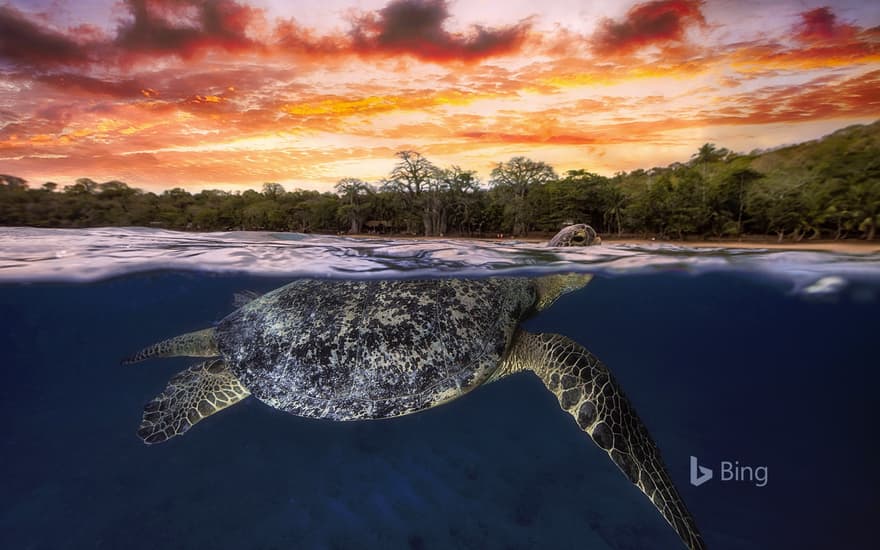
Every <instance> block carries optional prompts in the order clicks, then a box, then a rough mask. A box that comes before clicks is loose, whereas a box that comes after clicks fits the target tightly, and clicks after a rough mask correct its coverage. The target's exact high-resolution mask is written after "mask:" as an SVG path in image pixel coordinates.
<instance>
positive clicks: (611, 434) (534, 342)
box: [495, 331, 706, 550]
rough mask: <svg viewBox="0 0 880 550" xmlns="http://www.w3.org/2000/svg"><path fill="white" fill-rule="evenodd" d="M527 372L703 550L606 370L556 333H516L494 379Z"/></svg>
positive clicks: (685, 538)
mask: <svg viewBox="0 0 880 550" xmlns="http://www.w3.org/2000/svg"><path fill="white" fill-rule="evenodd" d="M521 370H531V371H534V372H535V374H537V375H538V377H539V378H541V380H542V381H543V382H544V384H545V385H546V386H547V388H548V389H549V390H550V391H552V392H553V393H554V394H555V395H556V398H557V399H558V400H559V405H560V406H561V407H562V408H563V409H564V410H565V411H566V412H568V413H569V414H571V415H572V416H573V417H574V419H575V421H576V422H577V424H578V426H579V427H580V428H581V429H582V430H584V431H585V432H586V433H587V434H588V435H589V436H590V438H591V439H592V440H593V441H594V442H595V443H596V445H598V446H599V447H600V448H602V449H603V450H604V451H605V452H607V453H608V455H609V457H611V460H613V461H614V463H615V464H616V465H617V467H618V468H620V469H621V471H623V473H624V474H625V475H626V477H627V478H628V479H629V480H630V481H631V482H633V483H634V484H635V485H636V487H638V488H639V489H640V490H641V491H642V492H643V493H644V494H645V495H647V497H648V498H649V499H651V502H652V503H653V504H654V506H655V507H656V508H657V510H658V511H659V512H660V514H662V515H663V517H664V519H666V521H668V522H669V524H670V525H671V526H672V528H673V529H675V532H676V533H678V536H679V537H681V540H682V542H684V544H685V545H686V546H687V547H688V548H689V549H690V550H705V548H706V545H705V543H704V542H703V537H702V536H701V535H700V532H699V531H698V530H697V526H696V523H695V522H694V518H693V517H692V516H691V514H690V512H688V510H687V508H686V507H685V505H684V501H683V500H682V498H681V495H679V494H678V491H677V490H676V488H675V486H674V485H673V484H672V479H671V478H670V477H669V472H667V470H666V466H665V465H664V464H663V459H662V458H661V457H660V450H659V449H658V448H657V445H656V444H655V443H654V440H653V439H652V438H651V435H650V434H649V433H648V429H647V428H646V427H645V425H644V424H642V421H641V420H640V419H639V417H638V415H637V414H636V412H635V409H634V408H633V406H632V404H630V402H629V400H628V399H627V398H626V396H625V395H624V393H623V391H622V390H621V389H620V386H619V385H618V384H617V381H616V380H614V377H613V376H612V375H611V372H610V371H609V370H608V367H606V366H605V365H604V364H603V363H602V362H601V361H599V359H597V358H596V356H594V355H593V354H591V353H590V352H589V351H587V349H585V348H584V347H583V346H581V345H580V344H578V343H577V342H575V341H574V340H571V339H569V338H566V337H565V336H561V335H559V334H530V333H528V332H525V331H520V332H519V333H518V335H517V337H516V340H515V341H514V343H513V347H512V348H511V350H510V352H509V354H508V356H507V358H506V359H505V361H504V363H503V364H502V365H501V368H499V371H501V372H500V373H499V374H498V375H496V376H495V378H500V377H502V376H504V375H506V374H510V373H513V372H517V371H521Z"/></svg>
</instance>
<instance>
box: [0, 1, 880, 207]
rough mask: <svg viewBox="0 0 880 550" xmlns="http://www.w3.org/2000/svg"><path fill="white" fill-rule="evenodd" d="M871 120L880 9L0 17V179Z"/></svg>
mask: <svg viewBox="0 0 880 550" xmlns="http://www.w3.org/2000/svg"><path fill="white" fill-rule="evenodd" d="M877 118H880V2H876V1H875V2H866V1H864V0H845V1H839V2H831V3H829V2H828V0H825V1H819V2H813V1H810V0H800V1H779V0H776V1H757V0H740V1H735V2H734V1H728V0H707V1H705V2H703V1H698V0H656V1H651V2H627V1H598V0H594V1H588V0H584V1H573V0H541V1H539V2H536V1H534V0H506V1H497V2H489V1H485V2H482V1H481V2H476V1H464V0H458V1H453V0H391V1H388V0H378V1H367V0H364V1H360V2H356V1H352V0H304V1H286V0H217V1H210V0H126V1H120V0H79V1H77V0H15V1H13V2H3V0H0V173H5V174H12V175H17V176H21V177H24V178H25V179H27V180H29V182H30V183H31V185H36V186H38V185H40V184H42V183H43V182H44V181H49V180H51V181H55V182H58V183H59V184H62V185H66V184H70V183H72V182H73V180H75V179H76V178H78V177H83V176H86V177H91V178H93V179H95V180H97V181H106V180H111V179H119V180H123V181H125V182H127V183H129V184H130V185H133V186H136V187H141V188H143V189H148V190H152V191H161V190H163V189H168V188H171V187H178V186H179V187H184V188H186V189H189V190H193V191H195V190H199V189H204V188H216V189H226V190H235V189H245V188H260V187H261V186H262V183H263V182H267V181H274V182H279V183H282V184H284V186H285V187H286V188H287V189H289V190H292V189H294V188H303V189H320V190H329V189H331V188H332V185H333V184H334V183H335V182H336V181H337V180H339V179H340V178H343V177H359V178H362V179H365V180H367V181H370V182H372V183H377V182H378V181H379V180H380V179H381V178H382V177H383V176H387V174H388V172H389V170H390V169H391V167H392V166H393V164H394V162H395V158H394V153H395V151H399V150H402V149H415V150H418V151H420V152H421V153H422V154H424V155H425V156H426V157H428V159H430V160H431V161H433V162H434V163H436V164H438V165H440V166H449V165H452V164H457V165H460V166H462V167H463V168H466V169H474V170H476V171H477V172H478V173H479V174H480V176H481V177H482V178H484V179H485V178H487V177H488V174H489V171H490V170H491V168H492V166H493V165H494V164H495V163H497V162H498V161H504V160H507V159H509V158H510V157H512V156H516V155H525V156H528V157H531V158H533V159H537V160H543V161H546V162H549V163H551V164H552V165H553V166H554V167H556V169H557V171H559V172H560V173H562V172H564V171H565V170H569V169H573V168H584V169H587V170H590V171H594V172H598V173H601V174H607V175H610V174H613V173H614V172H616V171H620V170H632V169H635V168H640V167H641V168H650V167H652V166H659V165H666V164H669V163H670V162H673V161H677V160H686V159H687V158H689V157H690V155H691V154H692V153H693V152H695V151H696V149H697V148H698V147H699V146H700V145H701V144H703V143H705V142H713V143H716V144H718V145H719V146H724V147H727V148H729V149H733V150H736V151H749V150H752V149H754V148H767V147H773V146H777V145H780V144H785V143H794V142H799V141H804V140H808V139H813V138H817V137H820V136H822V135H824V134H827V133H829V132H831V131H833V130H835V129H837V128H840V127H843V126H846V125H849V124H854V123H866V122H871V121H874V120H876V119H877Z"/></svg>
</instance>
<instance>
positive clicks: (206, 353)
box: [122, 328, 220, 365]
mask: <svg viewBox="0 0 880 550" xmlns="http://www.w3.org/2000/svg"><path fill="white" fill-rule="evenodd" d="M219 354H220V352H219V351H217V344H216V343H215V342H214V329H212V328H206V329H204V330H198V331H196V332H188V333H186V334H181V335H180V336H175V337H174V338H169V339H167V340H162V341H161V342H159V343H158V344H153V345H152V346H150V347H148V348H144V349H142V350H141V351H139V352H137V353H135V354H134V355H132V356H130V357H126V358H125V359H123V360H122V364H123V365H128V364H131V363H137V362H139V361H143V360H145V359H150V358H152V357H179V356H187V357H216V356H217V355H219Z"/></svg>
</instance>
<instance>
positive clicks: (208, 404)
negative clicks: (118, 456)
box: [137, 359, 250, 443]
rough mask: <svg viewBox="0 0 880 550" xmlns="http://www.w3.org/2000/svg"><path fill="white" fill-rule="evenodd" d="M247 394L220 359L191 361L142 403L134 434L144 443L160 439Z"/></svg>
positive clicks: (190, 426) (157, 441) (178, 433)
mask: <svg viewBox="0 0 880 550" xmlns="http://www.w3.org/2000/svg"><path fill="white" fill-rule="evenodd" d="M248 395H250V392H248V390H247V388H245V387H244V386H242V385H241V382H239V381H238V379H237V378H236V377H235V376H234V375H233V374H232V373H231V372H229V369H228V368H227V365H226V363H224V362H223V360H222V359H211V360H209V361H205V362H204V363H199V364H198V365H193V366H191V367H189V368H188V369H186V370H184V371H182V372H179V373H177V374H175V375H174V376H173V377H172V378H171V380H169V381H168V385H167V386H166V387H165V390H164V391H163V392H162V393H160V394H159V395H157V396H156V397H155V398H154V399H153V400H152V401H150V402H149V403H147V404H146V405H145V406H144V416H143V420H141V426H140V429H138V432H137V433H138V436H139V437H140V438H141V439H143V440H144V443H161V442H163V441H165V440H167V439H169V438H171V437H174V436H175V435H181V434H183V433H185V432H186V431H187V430H189V429H190V428H192V426H193V425H194V424H195V423H197V422H199V421H200V420H202V419H203V418H206V417H208V416H210V415H212V414H214V413H215V412H217V411H219V410H222V409H225V408H226V407H229V406H230V405H234V404H236V403H238V402H239V401H241V400H242V399H244V398H245V397H247V396H248Z"/></svg>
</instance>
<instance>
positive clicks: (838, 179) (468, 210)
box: [0, 121, 880, 240]
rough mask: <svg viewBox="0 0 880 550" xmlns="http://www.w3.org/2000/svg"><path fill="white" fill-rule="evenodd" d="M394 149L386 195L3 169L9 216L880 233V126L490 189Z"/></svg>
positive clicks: (425, 228) (695, 232)
mask: <svg viewBox="0 0 880 550" xmlns="http://www.w3.org/2000/svg"><path fill="white" fill-rule="evenodd" d="M396 157H397V159H398V163H397V164H396V165H395V166H394V168H393V170H392V171H391V173H390V174H389V177H388V178H387V179H385V180H383V181H382V182H380V186H379V188H378V189H376V188H374V187H373V186H371V185H370V184H369V183H367V182H365V181H362V180H359V179H355V178H345V179H342V180H340V181H339V183H337V185H336V186H335V188H334V190H335V193H320V192H317V191H303V190H295V191H286V190H285V189H284V187H283V186H282V185H280V184H278V183H265V184H263V187H262V190H261V191H260V192H258V191H254V190H248V191H244V192H235V193H228V192H225V191H217V190H205V191H201V192H198V193H195V194H192V193H189V192H188V191H185V190H183V189H180V188H176V189H170V190H167V191H164V192H163V193H161V194H158V195H157V194H155V193H148V192H143V191H141V190H139V189H134V188H131V187H129V186H128V185H126V184H125V183H124V182H121V181H107V182H103V183H99V182H96V181H94V180H92V179H89V178H80V179H78V180H76V182H75V183H73V184H72V185H67V186H65V187H63V189H62V190H61V191H60V192H59V191H58V185H57V184H56V183H54V182H46V183H44V184H43V185H41V186H39V187H36V188H30V187H29V186H28V182H26V181H25V180H24V179H22V178H20V177H17V176H12V175H0V224H3V225H30V226H44V227H83V226H96V225H123V226H126V225H131V226H154V227H167V228H170V229H190V230H200V231H216V230H269V231H301V232H329V233H338V232H342V231H345V230H347V231H349V232H352V233H361V232H373V233H407V234H416V233H423V234H425V235H444V234H447V233H448V232H453V233H456V234H458V235H468V236H470V235H485V234H489V235H494V234H497V233H513V234H516V235H524V234H527V233H528V232H530V231H541V232H544V233H552V232H555V231H557V230H558V229H559V228H560V227H561V226H563V225H566V224H569V223H581V222H583V223H589V224H590V225H592V226H593V227H594V228H595V229H596V230H597V231H598V232H599V233H600V234H603V235H608V234H623V233H629V234H641V235H649V234H650V235H655V236H658V237H660V238H677V239H683V238H687V237H688V236H697V237H707V236H715V237H739V236H743V235H747V234H751V235H776V236H778V238H779V239H783V238H786V237H787V238H792V239H795V240H800V239H805V238H847V237H860V238H864V239H874V238H876V233H877V226H878V224H880V121H878V122H875V123H874V124H871V125H867V126H851V127H848V128H844V129H842V130H839V131H837V132H834V133H833V134H831V135H829V136H825V137H824V138H822V139H820V140H816V141H811V142H807V143H801V144H798V145H793V146H789V147H782V148H778V149H775V150H770V151H763V152H761V151H758V152H752V153H749V154H747V155H739V154H735V153H732V152H730V151H728V150H727V149H724V148H719V147H717V146H716V145H714V144H712V143H706V144H704V145H703V146H701V147H700V148H699V149H698V150H697V151H696V152H695V153H694V154H693V155H692V156H691V159H690V160H689V161H688V162H687V163H673V164H671V165H669V166H666V167H655V168H651V169H650V170H643V169H639V170H634V171H632V172H629V173H618V174H615V175H614V176H613V177H610V178H609V177H605V176H600V175H598V174H594V173H592V172H589V171H587V170H571V171H569V172H567V173H566V174H565V175H564V176H562V177H559V176H558V175H557V174H556V172H555V171H554V169H553V168H552V167H551V166H550V165H548V164H546V163H544V162H540V161H535V160H532V159H528V158H526V157H514V158H512V159H510V160H508V161H507V162H502V163H499V164H497V165H496V166H495V168H494V169H493V170H492V173H491V176H490V180H489V186H488V187H484V186H482V184H481V182H480V181H479V179H478V178H477V175H476V173H475V172H473V171H468V170H463V169H462V168H460V167H458V166H452V167H449V168H440V167H438V166H436V165H434V164H433V163H432V162H431V161H429V160H428V159H426V158H425V157H424V156H422V155H421V154H420V153H418V152H416V151H400V152H398V153H397V154H396Z"/></svg>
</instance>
